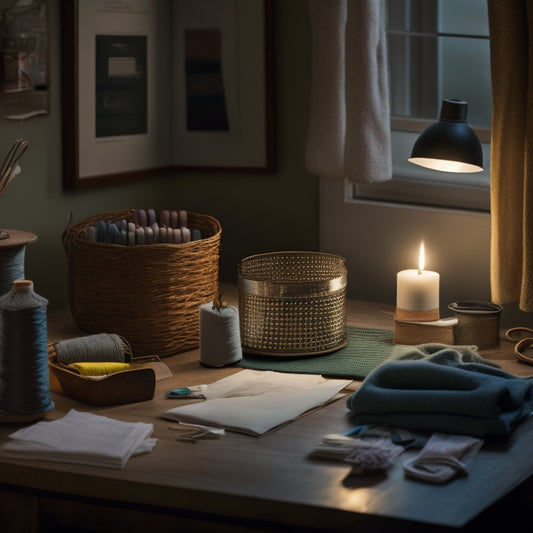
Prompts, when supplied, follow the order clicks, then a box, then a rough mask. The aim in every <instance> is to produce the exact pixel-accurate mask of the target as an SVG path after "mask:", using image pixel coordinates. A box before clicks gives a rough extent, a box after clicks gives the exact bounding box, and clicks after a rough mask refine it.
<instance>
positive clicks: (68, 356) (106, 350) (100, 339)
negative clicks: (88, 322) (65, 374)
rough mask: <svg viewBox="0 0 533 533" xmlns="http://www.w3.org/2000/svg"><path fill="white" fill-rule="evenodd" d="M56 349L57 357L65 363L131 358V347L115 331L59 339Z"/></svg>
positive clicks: (120, 360) (125, 359)
mask: <svg viewBox="0 0 533 533" xmlns="http://www.w3.org/2000/svg"><path fill="white" fill-rule="evenodd" d="M55 350H56V354H57V358H58V359H59V361H61V362H62V363H64V364H65V365H69V364H71V363H84V362H93V363H97V362H101V363H108V362H114V363H125V362H126V361H127V360H128V359H129V357H128V351H129V347H128V346H127V345H126V343H125V341H123V339H122V337H120V336H119V335H116V334H114V333H97V334H95V335H87V336H85V337H76V338H74V339H67V340H64V341H59V342H57V343H56V344H55Z"/></svg>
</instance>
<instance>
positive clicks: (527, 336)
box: [505, 327, 533, 365]
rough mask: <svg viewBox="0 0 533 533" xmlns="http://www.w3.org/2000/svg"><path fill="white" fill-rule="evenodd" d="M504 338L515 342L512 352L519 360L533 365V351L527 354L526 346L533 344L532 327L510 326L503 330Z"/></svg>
mask: <svg viewBox="0 0 533 533" xmlns="http://www.w3.org/2000/svg"><path fill="white" fill-rule="evenodd" d="M505 338H506V339H507V340H509V341H512V342H515V343H516V344H515V347H514V353H515V355H516V357H518V359H520V361H523V362H524V363H527V364H528V365H533V353H531V351H530V353H531V355H527V352H528V351H529V350H528V348H529V347H530V346H531V345H532V344H533V329H531V328H526V327H518V328H511V329H508V330H507V331H506V332H505Z"/></svg>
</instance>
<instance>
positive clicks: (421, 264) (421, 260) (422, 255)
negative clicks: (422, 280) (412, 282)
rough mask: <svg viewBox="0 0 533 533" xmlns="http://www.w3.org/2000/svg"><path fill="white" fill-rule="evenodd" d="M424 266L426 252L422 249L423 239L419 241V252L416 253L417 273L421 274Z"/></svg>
mask: <svg viewBox="0 0 533 533" xmlns="http://www.w3.org/2000/svg"><path fill="white" fill-rule="evenodd" d="M425 266H426V253H425V251H424V241H422V242H421V243H420V252H419V254H418V275H420V276H421V275H422V272H424V267H425Z"/></svg>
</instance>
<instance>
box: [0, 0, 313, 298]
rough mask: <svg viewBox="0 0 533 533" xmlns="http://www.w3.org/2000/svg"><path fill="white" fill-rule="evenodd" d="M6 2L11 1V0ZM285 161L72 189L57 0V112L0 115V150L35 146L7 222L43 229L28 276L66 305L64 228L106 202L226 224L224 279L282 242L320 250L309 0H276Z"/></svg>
mask: <svg viewBox="0 0 533 533" xmlns="http://www.w3.org/2000/svg"><path fill="white" fill-rule="evenodd" d="M4 2H5V0H4ZM274 7H275V9H274V46H275V51H274V52H275V53H274V56H275V99H276V103H275V120H276V132H275V134H276V152H277V168H276V171H275V172H273V173H269V174H259V173H258V174H252V173H250V174H233V173H193V172H176V173H175V174H174V175H172V176H170V177H164V178H158V179H154V180H148V181H142V182H138V183H133V184H125V185H120V186H113V187H103V188H97V189H92V190H82V191H65V190H63V187H62V177H61V175H62V168H61V157H62V147H61V113H62V110H61V83H60V72H61V70H60V69H61V65H60V49H61V48H60V47H61V43H60V31H59V0H49V15H50V110H49V114H48V115H46V116H42V117H35V118H32V119H29V120H27V121H24V122H16V121H11V120H7V119H2V118H0V154H1V155H2V157H3V154H4V153H7V151H8V149H9V148H10V146H11V144H12V143H13V141H14V140H15V139H17V138H20V137H23V138H25V139H26V140H28V141H29V144H30V146H29V148H28V150H27V152H26V153H25V154H24V156H23V159H22V161H21V167H22V173H21V174H20V175H18V176H17V177H16V178H15V179H14V181H13V182H12V183H11V184H10V185H9V187H8V189H7V191H6V192H5V194H4V195H3V196H2V197H1V198H0V227H2V228H13V229H20V230H24V231H29V232H32V233H35V234H36V235H37V236H38V241H37V242H36V243H34V244H32V245H30V246H28V247H27V249H26V260H25V267H26V277H27V278H28V279H32V280H33V281H34V283H35V289H36V291H37V292H38V293H39V294H41V295H43V296H45V297H46V298H48V299H49V302H50V308H60V307H63V306H65V305H66V304H67V301H68V300H67V262H66V258H65V253H64V250H63V245H62V240H61V235H62V233H63V231H64V229H65V228H66V225H67V221H68V217H69V213H72V217H73V221H74V222H76V221H78V220H81V219H83V218H85V217H87V216H90V215H93V214H96V213H100V212H102V211H107V210H115V209H124V208H143V207H144V208H148V207H154V208H156V209H161V208H164V207H168V206H169V198H170V199H171V200H172V203H173V206H175V207H177V208H180V209H182V208H185V209H189V210H192V211H197V212H200V213H207V214H210V215H212V216H214V217H216V218H217V219H218V220H219V221H220V222H221V225H222V250H221V254H222V255H221V263H220V268H221V278H222V279H223V280H224V281H235V280H236V268H237V264H238V262H239V261H240V259H242V258H243V257H246V256H247V255H250V254H254V253H261V252H267V251H275V250H287V249H293V250H294V249H298V250H314V249H318V227H319V222H318V178H316V177H315V176H312V175H310V174H309V173H308V172H307V171H306V170H305V168H304V153H305V150H304V148H305V134H306V128H307V108H308V89H309V87H308V80H309V64H308V60H309V58H308V25H307V2H306V0H291V1H290V2H281V1H276V2H275V4H274Z"/></svg>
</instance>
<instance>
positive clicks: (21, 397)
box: [0, 280, 54, 415]
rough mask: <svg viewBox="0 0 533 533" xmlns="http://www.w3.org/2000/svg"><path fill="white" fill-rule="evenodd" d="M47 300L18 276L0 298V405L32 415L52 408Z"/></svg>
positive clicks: (13, 412)
mask: <svg viewBox="0 0 533 533" xmlns="http://www.w3.org/2000/svg"><path fill="white" fill-rule="evenodd" d="M47 306H48V300H47V299H46V298H43V297H42V296H39V295H38V294H36V293H35V292H34V291H33V282H32V281H30V280H17V281H15V282H14V283H13V287H12V289H11V290H10V291H9V292H8V293H6V294H4V295H3V296H2V297H1V298H0V409H1V410H2V411H4V412H6V413H10V414H26V415H34V414H39V413H43V412H45V411H48V410H50V409H51V408H53V406H54V404H53V402H52V401H51V400H50V383H49V378H48V350H47V320H46V309H47Z"/></svg>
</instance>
